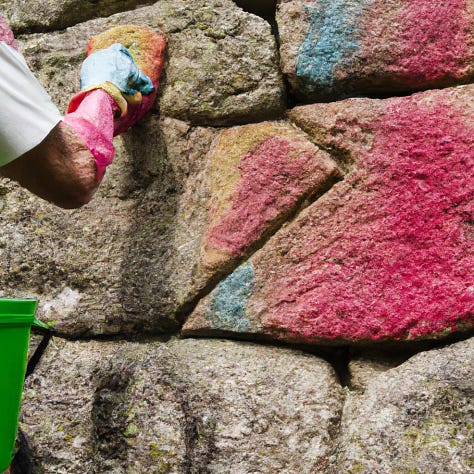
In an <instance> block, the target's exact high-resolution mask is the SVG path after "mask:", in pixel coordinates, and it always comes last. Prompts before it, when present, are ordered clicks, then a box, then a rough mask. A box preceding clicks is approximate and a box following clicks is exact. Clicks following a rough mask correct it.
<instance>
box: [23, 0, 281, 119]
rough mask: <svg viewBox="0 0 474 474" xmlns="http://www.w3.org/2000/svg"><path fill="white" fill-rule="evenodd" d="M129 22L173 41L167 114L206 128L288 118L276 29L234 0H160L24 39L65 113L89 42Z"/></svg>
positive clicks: (164, 95) (165, 89)
mask: <svg viewBox="0 0 474 474" xmlns="http://www.w3.org/2000/svg"><path fill="white" fill-rule="evenodd" d="M129 23H131V24H138V25H144V26H149V27H151V28H156V29H159V30H161V31H164V32H165V33H166V34H167V36H168V50H167V55H168V62H167V64H166V65H165V71H164V76H163V80H162V84H161V91H160V94H161V96H160V100H159V108H160V111H161V114H162V115H166V116H169V117H173V118H178V119H180V120H189V121H191V122H193V123H196V124H200V125H204V124H207V125H227V124H238V123H246V122H257V121H260V120H264V119H267V118H275V117H279V116H281V115H282V114H283V112H284V85H283V80H282V76H281V73H280V71H279V68H278V60H277V47H276V44H275V39H274V37H273V36H272V34H271V29H270V26H269V25H268V23H267V22H266V21H265V20H262V19H261V18H258V17H256V16H255V15H251V14H248V13H246V12H244V11H242V10H241V9H240V8H238V7H237V6H236V5H235V4H234V3H233V2H231V1H230V0H213V1H212V2H207V1H204V0H198V1H195V2H192V3H189V2H186V1H184V0H161V1H159V2H157V3H156V4H154V5H153V6H150V7H143V8H139V9H136V10H133V11H129V12H126V13H119V14H117V15H113V16H111V17H108V18H102V19H98V20H91V21H88V22H86V23H82V24H79V25H76V26H74V27H71V28H68V29H67V30H65V31H61V32H55V33H48V34H38V35H30V36H28V37H25V38H23V39H22V50H23V52H24V55H25V57H26V59H27V61H28V62H29V64H30V65H31V67H32V69H33V71H34V72H35V73H36V74H37V76H38V77H39V78H40V80H41V81H42V83H43V85H44V86H45V87H46V88H47V90H48V92H49V93H50V94H51V95H52V97H53V99H54V100H55V102H56V103H59V105H60V108H61V109H62V110H65V108H66V106H67V104H68V101H69V99H70V97H71V96H72V95H73V94H74V93H76V92H77V90H78V87H79V68H80V65H81V63H82V61H83V59H84V58H85V51H86V45H87V42H88V40H89V38H90V37H91V36H94V35H97V34H98V33H100V32H102V31H103V30H105V29H107V28H110V27H112V26H117V25H118V24H129Z"/></svg>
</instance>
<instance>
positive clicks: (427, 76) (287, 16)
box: [277, 0, 474, 101]
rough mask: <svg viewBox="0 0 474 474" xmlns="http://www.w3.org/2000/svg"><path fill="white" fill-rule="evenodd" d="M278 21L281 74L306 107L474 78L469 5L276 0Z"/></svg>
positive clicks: (473, 14) (420, 0) (473, 7)
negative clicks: (319, 101)
mask: <svg viewBox="0 0 474 474" xmlns="http://www.w3.org/2000/svg"><path fill="white" fill-rule="evenodd" d="M277 22H278V26H279V34H280V44H281V58H282V67H283V71H284V73H285V74H286V75H287V77H288V79H289V81H290V83H291V85H292V89H293V92H294V93H295V94H296V95H297V96H298V97H299V98H300V99H302V100H304V101H310V100H315V99H327V98H334V97H339V98H340V97H347V96H351V95H370V94H383V95H387V94H394V93H399V92H402V91H412V90H420V89H428V88H436V87H445V86H448V85H456V84H463V83H466V82H469V81H471V80H472V78H473V77H474V48H473V45H472V41H471V38H472V34H473V24H474V2H473V1H472V0H467V1H464V0H450V1H447V2H432V1H431V0H416V1H411V2H403V1H389V2H388V1H383V0H375V1H369V0H363V1H360V0H280V1H279V3H278V12H277Z"/></svg>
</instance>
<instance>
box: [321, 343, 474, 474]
mask: <svg viewBox="0 0 474 474" xmlns="http://www.w3.org/2000/svg"><path fill="white" fill-rule="evenodd" d="M473 380H474V339H472V338H471V339H469V340H467V341H464V342H460V343H457V344H453V345H451V346H449V347H445V348H443V349H439V350H436V351H427V352H423V353H421V354H418V355H416V356H414V357H412V358H411V359H410V360H409V361H408V362H406V363H404V364H402V365H400V366H399V367H397V368H393V369H391V370H388V371H387V372H385V373H383V374H381V375H378V376H375V377H374V378H373V379H372V380H370V382H369V383H368V385H367V387H366V389H365V392H364V393H363V394H356V393H351V394H349V396H348V398H347V401H346V404H345V406H344V414H343V418H342V424H341V433H342V434H341V438H340V441H339V448H338V456H337V462H336V463H335V465H336V466H337V468H336V469H335V470H334V471H330V472H334V473H336V472H337V473H358V472H360V473H369V472H377V473H384V474H389V473H398V472H400V473H402V472H403V473H412V472H413V473H415V472H416V473H418V474H431V473H433V472H443V473H446V474H458V473H463V474H469V473H472V472H474V443H473V441H472V440H473V437H474V405H473V403H472V400H473V397H474V383H473Z"/></svg>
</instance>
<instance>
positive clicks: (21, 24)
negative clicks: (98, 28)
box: [0, 0, 152, 33]
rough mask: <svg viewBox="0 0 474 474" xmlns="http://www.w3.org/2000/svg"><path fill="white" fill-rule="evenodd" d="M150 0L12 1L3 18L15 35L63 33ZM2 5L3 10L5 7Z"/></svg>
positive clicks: (6, 7)
mask: <svg viewBox="0 0 474 474" xmlns="http://www.w3.org/2000/svg"><path fill="white" fill-rule="evenodd" d="M146 3H152V2H151V1H150V0H99V1H90V0H88V1H81V0H46V1H45V0H28V1H25V0H12V1H5V2H4V5H5V9H4V14H5V17H6V18H7V19H8V21H9V23H10V27H11V28H12V29H13V30H14V31H15V32H16V33H21V32H32V31H36V32H39V31H50V30H62V29H64V28H67V27H68V26H72V25H75V24H77V23H79V22H81V21H87V20H90V19H92V18H98V17H104V16H108V15H112V14H113V13H117V12H121V11H126V10H131V9H133V8H134V7H136V6H138V5H143V4H146ZM4 5H3V4H2V3H1V2H0V7H3V6H4Z"/></svg>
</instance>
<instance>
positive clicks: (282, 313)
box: [185, 86, 474, 344]
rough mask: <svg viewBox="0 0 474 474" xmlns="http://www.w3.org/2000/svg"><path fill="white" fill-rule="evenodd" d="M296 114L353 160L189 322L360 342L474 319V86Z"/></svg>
mask: <svg viewBox="0 0 474 474" xmlns="http://www.w3.org/2000/svg"><path fill="white" fill-rule="evenodd" d="M290 117H291V118H292V119H293V120H294V122H295V123H296V124H297V125H299V126H300V127H301V128H303V129H304V130H305V131H306V132H307V133H308V134H309V135H311V136H312V137H313V139H314V140H315V141H316V142H317V143H320V144H321V145H323V146H325V147H326V148H330V149H332V150H333V152H334V154H335V156H339V157H342V158H343V159H344V160H345V166H346V167H347V169H349V170H351V171H350V173H349V174H348V175H347V177H346V179H345V180H344V181H343V182H340V183H338V184H336V185H335V186H334V187H333V188H332V189H331V190H330V191H329V192H328V193H326V194H325V195H324V196H323V197H321V198H320V199H318V200H317V201H316V202H315V203H314V204H312V205H311V206H310V207H308V208H307V209H305V210H304V211H303V212H302V213H301V215H300V216H299V217H298V218H297V219H296V220H295V221H294V222H292V223H291V224H290V225H289V226H287V227H285V228H283V229H282V230H281V231H280V232H279V233H277V234H276V235H275V236H274V237H273V238H272V239H271V240H270V241H269V242H268V244H267V245H266V246H265V247H264V248H263V249H261V250H260V251H259V252H257V253H256V254H255V255H254V256H253V257H252V258H251V259H250V260H249V261H248V262H246V263H245V264H244V265H242V266H241V267H239V268H238V269H237V270H236V271H235V272H234V273H233V274H231V275H230V276H229V277H228V278H227V279H226V280H224V281H223V282H221V283H220V284H219V285H218V286H217V287H216V289H215V290H214V291H213V292H212V293H211V294H210V295H209V296H208V297H207V298H206V299H205V300H203V301H202V302H201V303H200V305H199V306H198V307H197V308H196V310H195V312H194V314H193V315H192V316H191V318H190V319H189V321H188V322H187V324H186V326H185V333H187V334H195V333H216V332H220V333H222V332H224V333H229V332H230V333H232V332H234V333H236V332H239V333H247V334H249V333H254V334H255V333H256V334H260V335H262V336H265V337H272V338H279V339H284V340H286V341H291V342H303V343H327V344H334V343H344V344H345V343H354V344H360V343H367V342H377V341H384V340H396V341H400V340H414V339H433V338H434V339H437V338H442V337H443V336H445V335H447V334H450V333H452V332H456V331H464V330H467V329H470V328H472V327H474V274H473V272H472V268H474V249H473V238H474V230H473V229H474V226H473V222H474V201H473V198H474V180H473V178H472V176H473V170H474V151H473V150H474V126H473V123H474V121H473V119H474V87H473V86H463V87H458V88H455V89H446V90H443V91H435V92H427V93H420V94H416V95H414V96H411V97H404V98H392V99H387V100H372V99H352V100H348V101H343V102H339V103H337V104H315V105H310V106H304V107H298V108H296V109H294V110H293V111H292V112H291V113H290Z"/></svg>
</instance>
